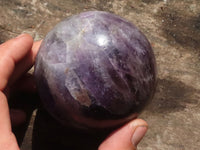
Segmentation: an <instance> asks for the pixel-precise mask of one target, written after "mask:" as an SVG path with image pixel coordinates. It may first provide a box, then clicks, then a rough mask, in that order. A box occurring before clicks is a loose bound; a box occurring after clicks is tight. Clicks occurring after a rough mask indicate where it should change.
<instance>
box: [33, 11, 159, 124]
mask: <svg viewBox="0 0 200 150" xmlns="http://www.w3.org/2000/svg"><path fill="white" fill-rule="evenodd" d="M34 74H35V78H36V83H37V87H38V90H39V94H40V97H41V100H42V102H43V105H44V107H45V108H46V110H47V111H48V112H49V113H50V114H51V115H52V116H53V117H54V118H55V119H57V120H58V121H59V122H60V123H62V124H64V125H69V124H70V125H72V126H74V127H78V128H107V127H113V126H118V125H122V124H124V123H126V122H127V121H129V120H131V119H133V118H135V117H137V115H138V113H140V112H141V110H142V109H143V108H144V107H145V105H146V104H147V103H148V102H149V101H150V100H151V99H152V97H153V94H154V92H155V87H156V64H155V58H154V54H153V51H152V48H151V46H150V44H149V42H148V40H147V39H146V37H145V36H144V35H143V34H142V33H141V32H140V31H139V30H138V29H137V28H136V27H135V26H134V25H133V24H132V23H130V22H128V21H126V20H125V19H123V18H121V17H119V16H116V15H114V14H111V13H108V12H102V11H89V12H83V13H81V14H78V15H74V16H72V17H70V18H67V19H66V20H64V21H62V22H60V23H59V24H58V25H56V26H55V27H54V28H53V30H51V31H50V32H49V33H48V34H47V36H46V37H45V39H44V40H43V42H42V44H41V47H40V50H39V52H38V55H37V58H36V63H35V73H34Z"/></svg>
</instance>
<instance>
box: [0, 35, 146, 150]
mask: <svg viewBox="0 0 200 150" xmlns="http://www.w3.org/2000/svg"><path fill="white" fill-rule="evenodd" d="M39 46H40V42H35V43H33V39H32V37H30V36H29V35H27V34H23V35H21V36H19V37H17V38H15V39H11V40H9V41H7V42H6V43H4V44H2V45H0V150H19V146H18V144H17V141H16V137H15V135H14V134H13V133H12V128H11V122H12V125H17V124H20V123H22V122H23V121H24V120H25V119H26V115H25V114H24V112H22V111H19V110H18V111H16V110H12V111H9V107H8V100H7V97H8V95H9V94H8V93H9V89H10V88H11V87H12V86H13V84H14V83H15V82H16V81H17V80H19V79H20V77H22V76H23V75H24V74H25V73H26V72H27V71H28V70H29V69H30V68H31V67H32V65H33V64H34V61H35V57H36V54H37V52H38V48H39ZM13 116H14V117H13ZM147 128H148V125H147V123H146V122H145V121H143V120H141V119H135V120H133V121H131V122H129V123H127V124H126V125H124V126H123V127H121V128H120V129H118V130H116V131H114V132H113V133H112V134H111V135H110V136H109V137H108V138H106V139H105V140H104V142H103V143H102V144H101V145H100V146H99V150H135V149H136V147H137V144H138V143H139V142H140V140H141V139H142V138H143V136H144V135H145V133H146V131H147Z"/></svg>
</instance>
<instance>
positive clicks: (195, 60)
mask: <svg viewBox="0 0 200 150" xmlns="http://www.w3.org/2000/svg"><path fill="white" fill-rule="evenodd" d="M88 10H104V11H109V12H113V13H115V14H118V15H120V16H122V17H124V18H126V19H127V20H129V21H131V22H132V23H134V24H135V25H137V26H138V27H139V28H140V29H141V30H142V31H143V32H144V33H145V35H146V36H147V38H148V39H149V41H150V42H151V44H152V47H153V49H154V52H155V56H156V60H157V66H158V87H157V91H156V94H155V97H154V99H153V101H152V103H151V104H150V105H149V106H148V107H147V108H146V109H145V111H144V112H143V113H142V114H141V116H140V117H141V118H143V119H145V120H146V121H147V122H148V123H149V126H150V127H149V131H148V133H147V135H146V137H145V138H144V140H143V141H142V142H141V143H140V145H139V148H138V149H140V150H143V149H144V150H199V149H200V109H199V108H200V1H199V0H134V1H133V0H99V1H98V0H76V1H73V0H30V1H29V0H0V18H1V19H0V42H1V43H2V42H4V41H6V40H8V39H9V38H12V37H15V36H17V35H19V34H21V33H30V34H31V35H32V36H33V37H34V39H35V40H39V39H42V38H44V36H45V35H46V33H47V32H48V31H49V30H50V29H51V28H52V27H53V26H54V25H55V24H57V23H58V22H59V21H61V20H62V19H63V18H65V17H67V16H70V15H72V14H77V13H79V12H82V11H88ZM33 114H34V115H33V117H32V119H31V121H30V124H29V127H28V130H27V131H26V134H25V137H24V139H23V141H22V144H21V150H25V149H26V150H31V149H32V146H31V143H32V140H31V139H32V138H31V133H32V129H33V121H34V118H35V112H34V113H33Z"/></svg>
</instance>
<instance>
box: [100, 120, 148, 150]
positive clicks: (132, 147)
mask: <svg viewBox="0 0 200 150" xmlns="http://www.w3.org/2000/svg"><path fill="white" fill-rule="evenodd" d="M147 128H148V124H147V123H146V122H145V121H144V120H141V119H135V120H133V121H131V122H129V123H128V124H126V125H125V126H123V127H122V128H120V129H118V130H117V131H115V132H114V133H112V134H111V135H110V136H109V137H108V138H107V139H106V140H105V141H104V142H103V143H102V144H101V145H100V146H99V150H136V148H137V145H138V143H139V142H140V141H141V139H142V138H143V136H144V135H145V133H146V131H147Z"/></svg>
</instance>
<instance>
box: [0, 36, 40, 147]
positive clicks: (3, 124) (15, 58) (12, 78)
mask: <svg viewBox="0 0 200 150" xmlns="http://www.w3.org/2000/svg"><path fill="white" fill-rule="evenodd" d="M39 45H40V42H36V43H34V44H33V39H32V37H31V36H29V35H26V34H23V35H21V36H19V37H17V38H15V39H11V40H9V41H7V42H6V43H3V44H1V45H0V150H19V147H18V144H17V141H16V138H15V135H14V134H13V133H12V128H11V122H12V125H19V124H21V123H23V122H24V121H25V119H26V114H25V113H24V112H23V111H20V110H11V111H9V107H8V100H7V97H8V95H9V94H8V93H9V91H10V89H11V88H12V86H13V84H14V83H15V82H16V81H17V80H18V79H19V78H20V77H21V76H23V75H24V74H25V73H26V72H27V71H28V70H29V69H30V68H31V67H32V65H33V64H34V60H35V56H36V54H37V50H38V48H39ZM22 85H23V83H22V84H21V83H20V86H22ZM10 118H11V119H10Z"/></svg>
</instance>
